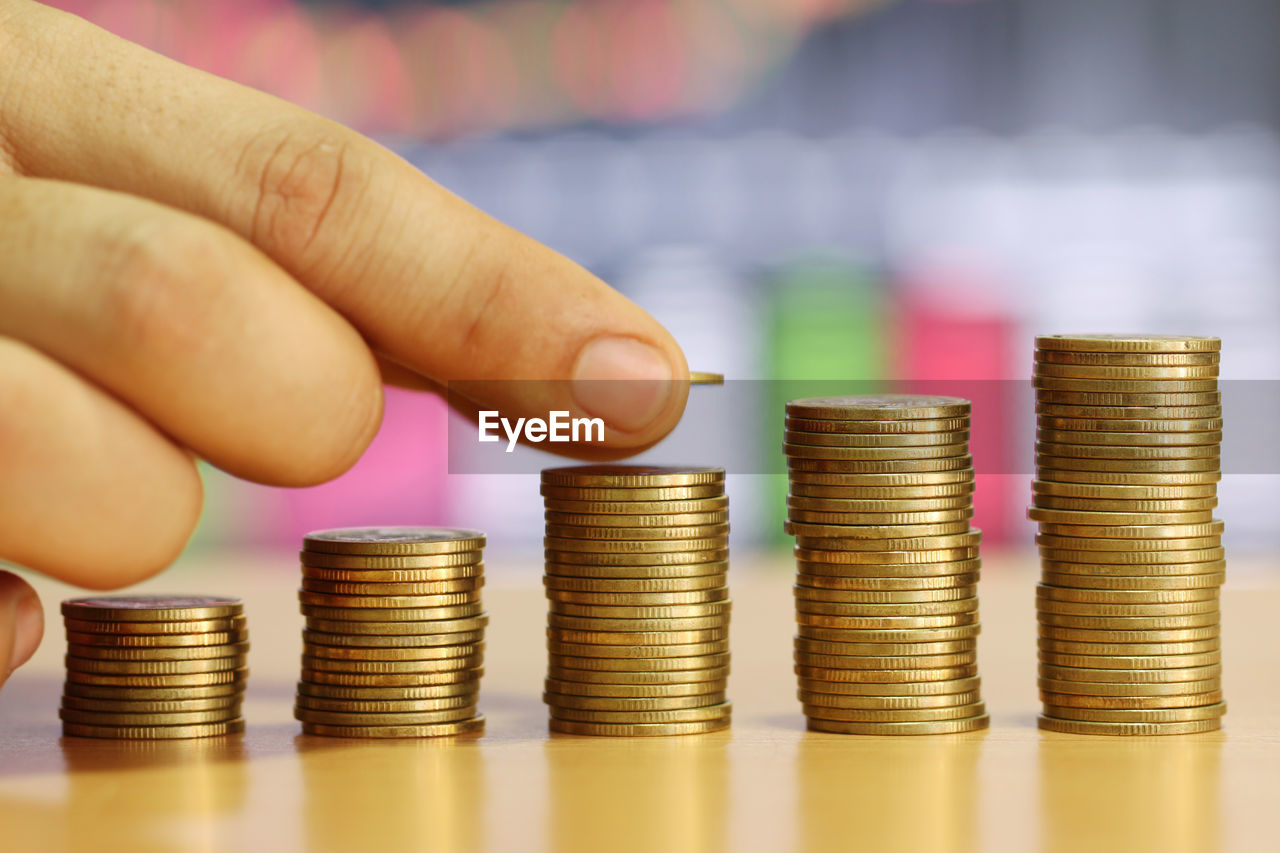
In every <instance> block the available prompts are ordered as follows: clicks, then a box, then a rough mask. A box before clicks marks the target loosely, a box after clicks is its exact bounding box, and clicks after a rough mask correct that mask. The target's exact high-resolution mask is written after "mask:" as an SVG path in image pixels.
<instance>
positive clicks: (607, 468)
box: [542, 464, 724, 489]
mask: <svg viewBox="0 0 1280 853" xmlns="http://www.w3.org/2000/svg"><path fill="white" fill-rule="evenodd" d="M722 482H724V469H723V468H671V467H667V468H663V467H657V466H651V465H617V464H603V465H573V466H569V467H564V468H544V469H543V471H542V485H544V486H561V487H566V486H567V487H575V488H583V487H588V488H603V489H619V488H647V489H652V488H667V487H671V486H705V485H709V484H711V483H722Z"/></svg>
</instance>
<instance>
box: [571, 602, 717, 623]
mask: <svg viewBox="0 0 1280 853" xmlns="http://www.w3.org/2000/svg"><path fill="white" fill-rule="evenodd" d="M731 606H732V602H730V601H728V600H724V601H708V602H705V603H703V604H672V605H654V606H652V607H642V606H636V607H627V606H620V605H604V604H569V603H567V602H558V601H551V602H548V608H547V609H548V610H549V611H550V612H551V613H555V614H559V615H561V616H577V617H587V618H595V619H693V618H699V617H706V616H721V615H724V614H727V613H728V612H729V610H730V608H731Z"/></svg>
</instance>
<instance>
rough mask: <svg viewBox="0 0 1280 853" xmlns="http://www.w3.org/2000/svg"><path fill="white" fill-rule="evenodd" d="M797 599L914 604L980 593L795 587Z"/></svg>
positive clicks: (968, 589)
mask: <svg viewBox="0 0 1280 853" xmlns="http://www.w3.org/2000/svg"><path fill="white" fill-rule="evenodd" d="M794 591H795V597H796V598H797V599H801V600H806V601H831V602H846V603H850V604H889V605H892V604H912V603H929V602H943V601H959V600H961V599H971V598H973V597H975V596H976V595H977V593H978V588H977V586H973V585H970V586H956V587H950V588H948V589H925V590H915V589H913V590H901V589H896V590H883V589H872V590H869V589H819V588H816V587H808V586H800V585H798V584H797V585H796V587H795V590H794Z"/></svg>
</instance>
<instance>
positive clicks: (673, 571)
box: [544, 561, 729, 582]
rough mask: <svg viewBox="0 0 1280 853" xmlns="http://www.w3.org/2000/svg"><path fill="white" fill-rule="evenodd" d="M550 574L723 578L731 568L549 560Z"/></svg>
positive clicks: (564, 576) (559, 577) (558, 576)
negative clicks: (623, 564)
mask: <svg viewBox="0 0 1280 853" xmlns="http://www.w3.org/2000/svg"><path fill="white" fill-rule="evenodd" d="M544 565H545V568H546V577H548V578H554V579H556V580H582V581H586V582H591V581H597V580H663V579H670V580H680V579H688V580H693V579H707V578H723V577H724V573H725V572H726V571H728V570H729V564H728V563H727V562H724V561H720V562H712V563H683V564H674V565H669V566H595V565H591V564H589V563H558V562H552V561H547V562H546V563H545V564H544Z"/></svg>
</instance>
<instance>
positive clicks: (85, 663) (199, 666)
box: [64, 654, 245, 675]
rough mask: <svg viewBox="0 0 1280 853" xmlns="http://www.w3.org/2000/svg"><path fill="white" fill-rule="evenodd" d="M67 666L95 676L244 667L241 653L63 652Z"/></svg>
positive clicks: (187, 672)
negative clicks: (139, 656) (100, 655)
mask: <svg viewBox="0 0 1280 853" xmlns="http://www.w3.org/2000/svg"><path fill="white" fill-rule="evenodd" d="M64 660H65V662H66V666H67V669H68V670H70V671H72V672H76V673H96V674H99V675H191V674H194V673H211V672H224V671H226V670H236V669H240V668H241V667H243V666H244V661H245V656H244V655H242V654H238V655H231V656H229V657H220V658H205V659H202V660H95V659H93V658H80V657H74V656H72V655H67V656H66V657H65V658H64Z"/></svg>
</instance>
